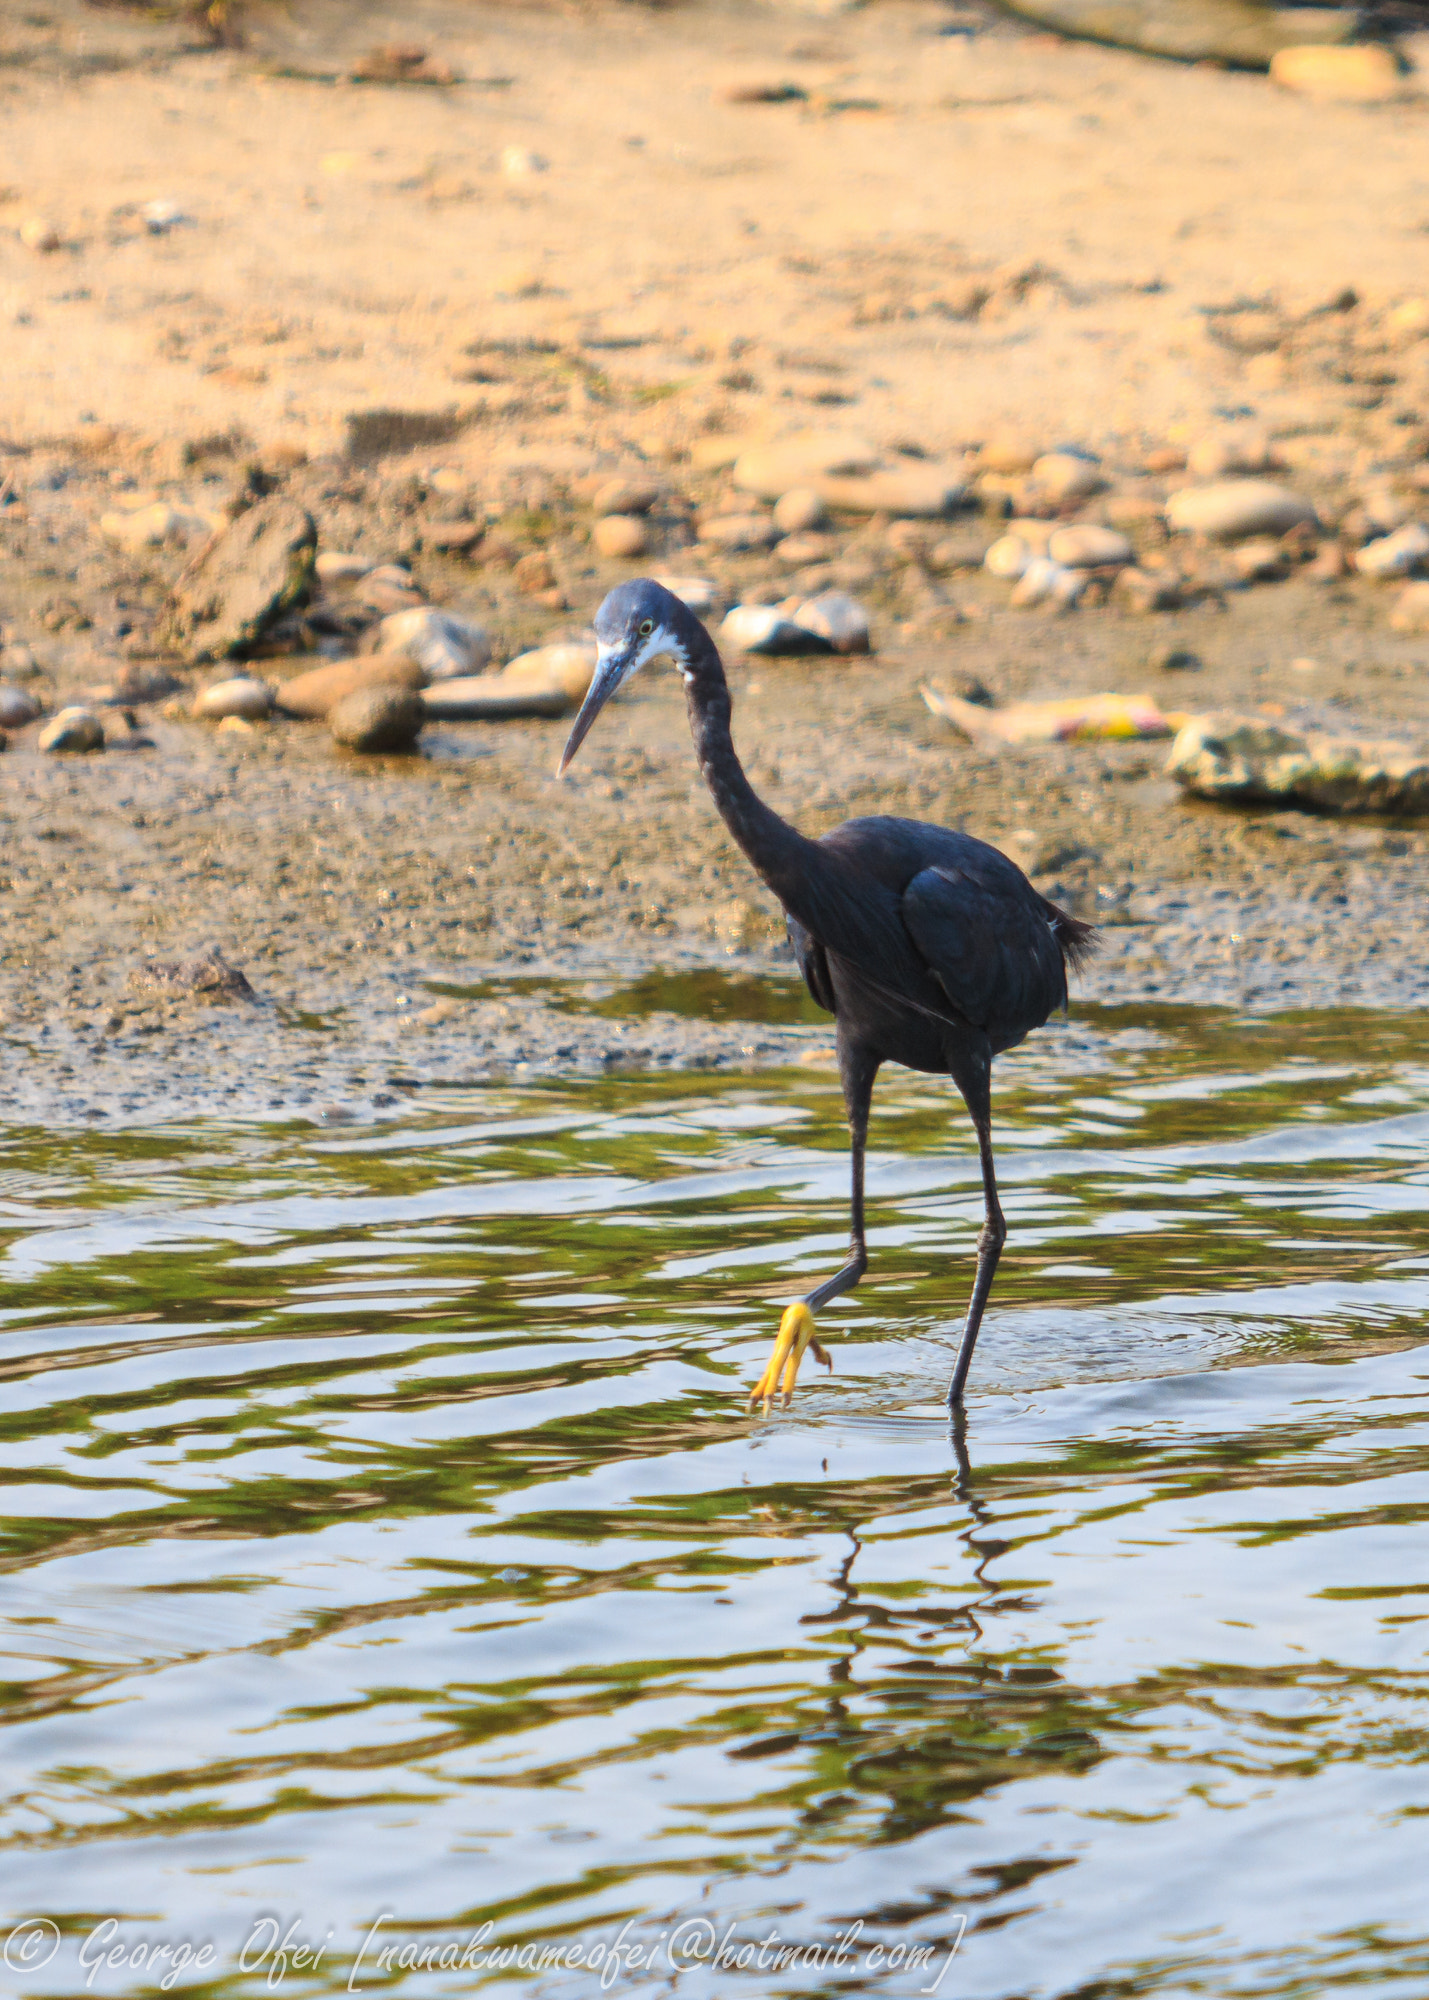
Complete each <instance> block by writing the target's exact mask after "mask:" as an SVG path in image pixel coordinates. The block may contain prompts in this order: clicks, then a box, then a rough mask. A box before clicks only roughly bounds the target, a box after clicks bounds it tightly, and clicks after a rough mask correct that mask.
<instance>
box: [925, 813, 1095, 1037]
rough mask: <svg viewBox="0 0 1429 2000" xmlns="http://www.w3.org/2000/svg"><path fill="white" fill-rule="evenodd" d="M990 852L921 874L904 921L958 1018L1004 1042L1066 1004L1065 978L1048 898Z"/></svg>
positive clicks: (927, 870) (999, 855) (1019, 871)
mask: <svg viewBox="0 0 1429 2000" xmlns="http://www.w3.org/2000/svg"><path fill="white" fill-rule="evenodd" d="M986 854H987V858H983V856H978V857H977V858H976V859H973V860H971V861H970V862H969V863H968V864H966V865H959V864H957V863H952V864H946V863H944V864H940V865H939V866H937V867H936V868H925V869H923V871H922V872H921V874H918V875H915V876H914V877H913V880H912V881H911V882H910V883H909V884H908V886H907V888H906V889H905V890H904V891H903V922H904V925H905V926H906V928H907V931H908V935H909V936H910V937H911V938H912V940H913V943H914V944H915V945H916V947H917V949H918V951H919V952H920V953H921V955H922V957H923V959H924V961H925V963H926V964H927V966H928V969H929V971H930V972H931V973H932V974H933V976H934V978H935V979H936V980H937V981H938V984H939V985H940V986H941V987H942V989H943V991H944V992H945V993H946V994H947V996H948V999H949V1001H950V1002H951V1003H952V1005H953V1006H954V1007H955V1008H956V1009H957V1011H958V1013H959V1014H961V1015H962V1016H963V1018H964V1019H965V1020H968V1021H971V1022H972V1023H973V1025H974V1026H976V1027H979V1028H984V1029H986V1030H988V1031H989V1032H990V1033H992V1034H994V1036H995V1037H997V1038H999V1039H1000V1038H1001V1036H1002V1035H1003V1034H1006V1033H1013V1034H1016V1035H1019V1036H1020V1035H1022V1034H1025V1033H1026V1032H1027V1031H1028V1030H1029V1029H1031V1028H1034V1027H1036V1026H1038V1025H1039V1024H1040V1023H1041V1022H1043V1021H1045V1020H1046V1019H1047V1016H1048V1015H1049V1014H1051V1013H1052V1012H1053V1011H1054V1010H1055V1009H1056V1008H1058V1007H1061V1006H1064V1005H1065V1004H1066V998H1067V974H1066V968H1065V966H1064V964H1063V962H1062V951H1061V947H1060V945H1059V944H1058V942H1057V938H1056V936H1055V934H1054V932H1053V929H1052V925H1051V922H1050V921H1049V918H1048V915H1047V912H1046V906H1045V905H1044V903H1043V901H1042V898H1041V897H1040V896H1039V895H1038V894H1037V892H1036V890H1035V889H1034V888H1033V887H1032V885H1031V883H1030V882H1029V881H1028V880H1027V878H1026V876H1025V875H1023V874H1022V872H1021V870H1020V869H1018V868H1016V867H1014V865H1013V864H1012V863H1011V862H1010V861H1008V860H1007V859H1006V857H1005V856H1003V855H1001V854H997V853H996V851H995V850H986Z"/></svg>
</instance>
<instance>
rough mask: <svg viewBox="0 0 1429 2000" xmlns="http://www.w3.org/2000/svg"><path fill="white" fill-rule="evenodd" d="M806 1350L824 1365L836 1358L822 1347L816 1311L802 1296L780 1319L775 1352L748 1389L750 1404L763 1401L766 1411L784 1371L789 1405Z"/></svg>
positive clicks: (828, 1365) (785, 1400)
mask: <svg viewBox="0 0 1429 2000" xmlns="http://www.w3.org/2000/svg"><path fill="white" fill-rule="evenodd" d="M805 1354H812V1355H813V1357H814V1359H815V1361H821V1362H822V1363H823V1365H824V1367H825V1368H829V1369H832V1367H833V1365H834V1364H833V1362H832V1360H831V1359H830V1358H829V1356H828V1355H827V1354H826V1353H825V1352H824V1350H823V1348H822V1347H820V1345H819V1343H818V1341H817V1339H816V1338H815V1336H814V1315H813V1314H812V1313H811V1312H810V1311H809V1308H808V1307H807V1306H806V1305H805V1304H804V1301H803V1300H802V1299H800V1300H799V1301H798V1302H797V1303H796V1304H794V1305H792V1306H786V1307H785V1309H784V1317H783V1319H781V1320H780V1322H779V1331H778V1333H777V1334H776V1335H775V1338H774V1352H773V1353H772V1354H771V1355H770V1357H769V1360H768V1363H767V1364H766V1366H765V1369H764V1373H763V1374H762V1375H761V1376H760V1378H759V1380H758V1381H757V1382H756V1383H755V1385H754V1387H753V1388H752V1389H751V1390H750V1392H749V1407H750V1409H751V1410H752V1409H753V1408H754V1405H755V1404H756V1403H761V1402H762V1403H763V1405H764V1411H765V1415H766V1416H767V1415H768V1413H769V1405H770V1404H771V1403H772V1402H773V1400H774V1398H775V1396H776V1395H777V1394H778V1392H779V1373H780V1370H781V1369H782V1370H783V1373H784V1402H785V1405H786V1406H787V1405H788V1402H789V1398H790V1397H791V1396H792V1395H793V1393H794V1382H795V1379H796V1378H797V1376H798V1373H799V1363H800V1362H801V1361H802V1360H803V1358H804V1356H805Z"/></svg>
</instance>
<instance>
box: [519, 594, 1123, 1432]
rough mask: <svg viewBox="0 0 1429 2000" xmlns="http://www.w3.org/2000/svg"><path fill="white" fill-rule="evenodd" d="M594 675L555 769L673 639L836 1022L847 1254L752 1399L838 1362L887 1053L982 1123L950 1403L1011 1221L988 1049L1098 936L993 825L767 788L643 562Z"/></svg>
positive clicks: (1050, 1006)
mask: <svg viewBox="0 0 1429 2000" xmlns="http://www.w3.org/2000/svg"><path fill="white" fill-rule="evenodd" d="M595 633H596V638H597V640H598V642H599V654H598V658H597V661H596V668H595V673H594V676H593V678H592V680H591V684H590V691H589V692H588V694H587V695H586V698H585V701H584V702H583V703H582V705H581V710H580V713H579V714H578V715H577V717H576V719H575V724H574V726H573V727H572V729H571V733H570V737H569V739H568V741H567V743H566V747H565V750H564V751H563V752H562V755H561V762H560V766H559V770H558V773H557V775H558V776H563V775H564V773H565V771H566V768H567V766H568V765H569V764H570V761H571V759H572V758H573V757H574V756H575V754H576V751H577V750H578V749H579V748H580V746H581V744H582V742H583V741H584V740H585V737H586V735H587V734H588V732H589V730H590V727H591V724H592V723H593V722H594V721H595V719H596V717H597V716H598V715H599V714H600V711H601V710H602V709H603V708H604V706H605V704H606V703H607V702H608V701H609V700H610V697H611V696H612V695H613V694H614V693H615V691H616V689H617V688H618V687H620V686H621V684H622V683H623V682H625V681H628V680H629V679H630V676H631V675H632V674H634V673H636V672H638V670H639V669H640V668H641V667H643V666H644V665H646V663H647V662H648V661H650V660H653V659H656V658H658V657H659V656H660V655H662V654H667V655H668V656H669V657H670V658H671V659H673V660H674V662H675V665H676V666H677V667H678V669H679V671H680V674H681V676H682V678H683V680H684V683H685V699H686V702H687V705H688V708H689V715H690V731H691V734H692V735H693V737H694V740H695V755H696V757H697V758H698V760H699V766H700V770H701V771H702V773H703V774H704V779H705V783H706V784H707V785H708V786H709V788H710V791H711V792H712V793H713V795H714V801H715V804H716V806H717V807H718V808H719V812H720V817H721V818H722V819H723V821H724V823H725V825H726V826H727V827H728V828H729V830H730V832H731V833H732V834H733V835H734V838H735V840H736V841H737V842H738V843H739V845H740V847H741V848H742V849H743V850H744V853H745V855H746V856H747V857H748V859H749V862H750V865H751V866H752V867H753V869H754V872H755V873H756V875H758V876H759V878H760V880H761V881H762V882H764V883H765V884H766V886H767V887H768V888H770V889H772V890H773V892H774V894H775V895H776V896H777V897H778V899H779V901H780V903H781V904H782V905H783V907H784V914H785V917H786V918H787V920H788V925H789V941H790V943H791V944H792V945H793V947H794V956H795V958H796V959H797V960H798V962H799V970H800V971H801V972H802V973H803V975H804V982H805V984H806V985H807V987H808V989H809V991H810V993H811V994H812V995H813V997H814V999H815V1001H816V1002H817V1003H818V1005H819V1006H820V1007H824V1008H827V1009H828V1011H829V1013H831V1014H832V1015H833V1016H834V1020H835V1023H836V1040H837V1045H838V1063H839V1077H840V1080H841V1082H842V1084H843V1094H844V1103H845V1104H846V1105H847V1107H848V1125H849V1136H850V1140H851V1142H852V1162H853V1191H852V1200H851V1209H852V1230H851V1238H850V1243H849V1254H848V1262H847V1263H846V1264H845V1265H844V1267H843V1269H842V1270H841V1271H837V1272H835V1274H834V1275H833V1277H831V1278H826V1279H825V1280H824V1282H823V1283H822V1284H821V1285H816V1286H815V1288H814V1289H813V1291H811V1292H809V1293H808V1294H806V1296H805V1297H804V1298H802V1299H800V1300H798V1301H796V1302H795V1304H793V1305H791V1306H790V1307H789V1308H788V1309H787V1311H786V1312H785V1314H784V1317H783V1320H782V1322H781V1324H780V1328H779V1334H778V1338H777V1339H776V1341H775V1343H774V1351H773V1353H772V1354H771V1355H770V1357H769V1363H768V1366H767V1367H766V1368H765V1370H764V1373H763V1375H762V1376H761V1377H760V1379H759V1381H758V1382H757V1383H756V1384H755V1386H754V1388H753V1390H752V1391H751V1392H750V1398H749V1402H750V1407H751V1408H753V1406H754V1404H755V1403H756V1402H759V1401H762V1402H763V1403H764V1406H765V1408H766V1409H768V1407H769V1404H770V1401H771V1400H772V1398H773V1396H774V1394H775V1391H776V1390H777V1388H778V1386H779V1378H780V1375H781V1372H782V1374H783V1378H784V1401H785V1403H786V1404H787V1403H788V1401H789V1398H790V1395H791V1394H792V1392H793V1388H794V1383H795V1379H796V1377H797V1375H798V1371H799V1363H800V1361H801V1360H802V1359H803V1357H804V1355H805V1353H806V1352H809V1351H812V1353H813V1355H814V1358H815V1359H816V1360H818V1361H821V1362H822V1363H823V1364H824V1366H825V1367H831V1366H832V1363H831V1362H830V1360H829V1357H828V1355H827V1354H826V1353H825V1352H824V1350H823V1348H822V1347H821V1346H820V1345H819V1342H818V1340H817V1338H816V1333H815V1326H814V1314H815V1313H816V1312H817V1311H818V1310H819V1308H820V1307H821V1306H824V1305H827V1304H828V1302H829V1300H830V1299H834V1298H837V1297H838V1296H839V1294H840V1293H841V1292H847V1291H850V1290H852V1288H853V1287H854V1286H855V1285H856V1284H857V1283H858V1281H859V1279H860V1278H861V1277H862V1276H863V1274H864V1272H865V1271H866V1270H867V1269H868V1252H867V1248H866V1246H865V1241H864V1215H863V1161H864V1149H865V1146H866V1144H867V1140H868V1112H869V1105H870V1103H871V1101H872V1097H873V1084H874V1079H875V1078H876V1077H877V1075H878V1071H879V1068H880V1066H881V1065H882V1064H883V1063H885V1062H896V1063H902V1064H904V1065H905V1067H907V1068H908V1069H917V1070H925V1071H930V1072H932V1073H933V1074H935V1075H941V1076H951V1077H952V1079H953V1082H954V1083H955V1084H956V1085H957V1087H958V1089H959V1090H960V1091H961V1092H962V1096H963V1101H964V1103H965V1104H966V1105H967V1107H968V1111H969V1113H970V1115H971V1117H972V1122H973V1129H974V1131H975V1132H976V1133H977V1143H978V1155H979V1158H980V1160H981V1163H982V1188H983V1203H984V1210H985V1218H984V1221H983V1226H982V1230H981V1232H980V1234H979V1236H978V1243H977V1272H976V1276H975V1277H974V1280H973V1288H972V1298H971V1300H970V1301H969V1304H968V1312H967V1320H966V1322H965V1324H964V1327H963V1334H962V1340H961V1342H960V1343H959V1347H958V1353H957V1359H956V1362H955V1363H954V1367H953V1376H952V1381H951V1383H950V1384H949V1387H948V1403H949V1407H950V1408H954V1409H956V1408H957V1406H958V1405H959V1404H960V1403H961V1402H962V1396H963V1389H964V1386H965V1384H966V1382H967V1378H968V1369H969V1368H970V1367H971V1365H972V1358H973V1348H974V1346H975V1345H976V1342H977V1336H978V1328H979V1326H980V1325H981V1323H982V1315H983V1308H984V1307H985V1306H986V1304H987V1297H988V1293H989V1292H990V1291H991V1289H992V1280H993V1274H994V1273H995V1271H996V1270H997V1260H998V1257H999V1255H1000V1254H1001V1251H1002V1246H1003V1243H1004V1241H1005V1240H1006V1236H1007V1226H1006V1224H1005V1223H1004V1221H1003V1218H1002V1209H1001V1207H1000V1206H999V1204H998V1199H997V1179H996V1175H995V1173H994V1171H993V1158H992V1106H991V1084H992V1059H993V1057H994V1056H996V1055H1000V1054H1001V1053H1002V1051H1003V1050H1004V1049H1010V1048H1013V1047H1015V1046H1016V1044H1017V1043H1018V1042H1020V1041H1021V1040H1022V1039H1023V1038H1024V1036H1026V1035H1028V1034H1029V1033H1030V1032H1031V1031H1032V1029H1033V1028H1040V1027H1041V1026H1042V1024H1043V1022H1045V1021H1046V1020H1047V1018H1048V1016H1049V1015H1050V1014H1052V1013H1053V1012H1054V1011H1055V1010H1056V1009H1058V1008H1061V1007H1065V1005H1066V1002H1067V968H1068V967H1069V966H1071V967H1072V968H1074V969H1075V968H1076V967H1077V966H1079V965H1080V964H1081V963H1082V961H1083V959H1084V958H1085V957H1086V956H1087V955H1088V953H1089V952H1090V951H1091V949H1092V948H1093V945H1094V942H1095V933H1094V932H1093V930H1092V927H1091V925H1089V924H1084V923H1081V922H1079V921H1078V919H1077V918H1075V917H1069V916H1068V915H1067V913H1066V912H1065V911H1064V910H1059V909H1058V908H1057V905H1056V904H1055V903H1049V902H1048V900H1047V898H1046V897H1045V896H1040V895H1039V894H1038V893H1037V891H1036V890H1035V889H1034V888H1033V886H1032V884H1031V883H1030V882H1029V881H1028V879H1027V877H1026V876H1025V875H1024V874H1023V873H1022V870H1021V869H1020V868H1018V867H1017V865H1016V864H1015V863H1014V862H1012V861H1009V860H1008V858H1007V856H1006V855H1005V854H1002V853H1000V852H999V851H998V849H997V848H995V847H989V846H988V844H987V843H986V841H982V840H975V839H974V838H973V837H972V836H971V835H970V834H966V833H954V832H953V831H951V830H950V829H949V828H947V827H941V826H929V825H927V824H926V823H925V822H924V821H922V820H912V819H892V818H888V817H884V816H882V815H879V816H877V817H873V818H869V819H851V820H846V821H845V822H844V824H843V825H842V826H838V827H835V828H834V830H833V832H832V833H826V834H825V835H824V836H823V838H822V839H821V840H809V839H807V838H806V837H805V835H803V834H802V833H800V832H798V830H797V829H796V828H794V827H792V826H790V825H789V824H788V823H787V821H785V820H782V819H780V817H779V815H778V813H776V812H774V811H773V810H772V809H771V808H770V807H769V806H767V805H766V804H765V803H764V801H763V799H761V798H760V797H759V796H758V795H757V794H756V792H755V791H754V788H753V786H752V785H751V784H750V782H749V780H748V778H747V777H746V776H745V774H744V770H743V767H742V766H741V764H740V761H739V758H738V756H737V755H736V754H735V748H734V741H733V738H732V737H731V735H730V727H729V724H730V698H729V686H728V683H727V682H726V680H725V676H724V666H723V663H722V662H721V660H720V656H719V649H718V648H717V647H716V645H715V643H714V641H713V639H712V638H711V637H710V635H709V633H708V632H707V631H706V630H705V627H704V626H703V625H702V624H701V622H700V620H699V619H698V618H696V617H695V615H694V613H693V612H691V611H690V610H689V609H688V608H687V607H686V606H685V605H684V604H683V603H681V601H680V599H679V598H678V597H676V596H674V595H673V594H672V593H671V592H670V591H668V590H665V589H664V588H663V587H662V586H661V585H660V584H658V583H654V582H651V581H650V580H649V579H648V578H642V579H640V580H639V581H637V582H633V583H623V584H621V585H619V586H618V588H616V589H615V590H612V591H611V593H610V595H609V596H608V597H607V598H606V600H605V602H604V603H603V604H602V605H601V607H600V610H599V611H598V612H597V614H596V620H595Z"/></svg>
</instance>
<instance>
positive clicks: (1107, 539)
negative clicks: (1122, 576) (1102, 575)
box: [1047, 521, 1132, 569]
mask: <svg viewBox="0 0 1429 2000" xmlns="http://www.w3.org/2000/svg"><path fill="white" fill-rule="evenodd" d="M1047 553H1048V555H1049V556H1050V557H1051V558H1052V560H1053V562H1059V563H1061V564H1063V565H1064V567H1066V568H1067V569H1109V568H1111V567H1112V566H1114V565H1115V566H1117V567H1120V565H1122V564H1123V563H1129V562H1130V561H1131V555H1132V550H1131V543H1130V542H1129V541H1128V540H1127V538H1126V536H1125V535H1122V534H1119V533H1118V532H1117V530H1116V529H1115V528H1100V527H1097V526H1096V525H1095V524H1094V523H1092V522H1090V521H1087V522H1080V523H1078V524H1077V525H1076V526H1074V527H1070V528H1057V529H1056V530H1054V532H1053V533H1052V534H1051V535H1049V536H1048V538H1047Z"/></svg>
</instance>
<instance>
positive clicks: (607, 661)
mask: <svg viewBox="0 0 1429 2000" xmlns="http://www.w3.org/2000/svg"><path fill="white" fill-rule="evenodd" d="M634 667H635V658H634V656H633V654H632V653H631V651H630V649H629V647H624V646H623V647H621V649H620V650H619V651H618V652H612V653H601V654H600V655H598V657H597V659H596V663H595V672H594V673H593V674H592V675H591V680H590V686H589V688H588V689H587V690H586V698H585V700H584V701H583V702H582V703H581V706H580V713H579V715H577V717H576V719H575V721H574V723H572V725H571V733H570V735H569V736H568V737H567V738H566V747H565V749H564V750H563V751H562V752H561V761H560V763H559V764H557V766H556V776H557V777H558V778H564V776H565V775H566V770H567V768H568V766H569V764H570V761H571V759H572V758H573V757H574V756H575V754H576V752H577V750H579V749H580V747H581V745H582V743H584V742H585V740H586V737H587V736H588V735H589V734H590V727H591V724H592V723H593V722H594V721H595V719H596V717H597V716H598V715H599V714H600V711H601V710H602V709H603V708H604V707H605V704H606V703H607V702H608V701H609V700H610V697H611V696H612V695H613V694H614V693H615V690H616V689H617V688H618V687H619V686H620V683H621V682H622V681H623V680H624V679H625V678H626V676H627V675H628V674H630V673H631V672H632V671H633V670H634Z"/></svg>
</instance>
